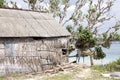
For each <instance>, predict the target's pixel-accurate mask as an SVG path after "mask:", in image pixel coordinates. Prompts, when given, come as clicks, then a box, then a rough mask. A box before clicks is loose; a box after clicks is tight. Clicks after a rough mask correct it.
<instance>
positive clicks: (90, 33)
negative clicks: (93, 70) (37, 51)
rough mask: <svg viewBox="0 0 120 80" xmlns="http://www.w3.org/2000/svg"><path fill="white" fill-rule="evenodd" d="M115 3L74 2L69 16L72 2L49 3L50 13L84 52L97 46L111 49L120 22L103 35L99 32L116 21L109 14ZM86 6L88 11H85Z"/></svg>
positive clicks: (110, 0) (101, 0)
mask: <svg viewBox="0 0 120 80" xmlns="http://www.w3.org/2000/svg"><path fill="white" fill-rule="evenodd" d="M42 2H44V1H42ZM114 2H115V1H114V0H76V1H74V5H75V6H74V11H73V12H71V14H69V16H68V13H67V11H68V9H69V8H70V7H71V0H50V1H48V3H49V10H48V12H50V13H53V16H54V17H55V18H57V20H58V21H59V23H60V24H62V25H63V26H65V27H66V26H67V29H68V31H69V32H70V33H71V34H72V37H73V39H76V47H77V48H78V49H79V50H81V52H83V50H87V49H90V48H92V47H96V46H97V47H98V49H100V48H99V47H100V46H103V47H106V48H109V47H110V41H111V40H113V37H114V34H115V33H117V31H118V30H119V28H120V21H116V24H115V25H114V26H112V27H109V28H108V29H107V30H106V31H104V32H102V33H100V32H99V29H100V28H101V27H104V26H102V25H104V23H105V22H106V21H110V20H111V19H114V16H111V15H110V14H109V12H110V11H111V8H112V6H113V4H114ZM34 5H35V4H34ZM85 6H86V8H87V9H86V11H85V10H83V8H84V7H85ZM66 17H67V18H66ZM84 24H85V25H84ZM106 27H107V26H106ZM77 28H78V29H77ZM111 30H112V31H111ZM72 41H74V40H72ZM78 44H79V45H78ZM95 50H97V49H95ZM100 50H102V49H100ZM96 52H97V51H96ZM101 52H103V51H101ZM92 57H93V55H91V56H90V58H91V59H90V60H91V65H93V63H92Z"/></svg>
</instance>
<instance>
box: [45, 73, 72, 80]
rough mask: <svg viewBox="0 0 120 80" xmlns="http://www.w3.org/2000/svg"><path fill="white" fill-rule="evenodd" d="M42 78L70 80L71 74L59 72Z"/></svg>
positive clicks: (47, 79) (46, 79)
mask: <svg viewBox="0 0 120 80" xmlns="http://www.w3.org/2000/svg"><path fill="white" fill-rule="evenodd" d="M43 80H72V75H71V74H59V75H55V76H50V77H45V78H44V79H43Z"/></svg>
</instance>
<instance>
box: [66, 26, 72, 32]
mask: <svg viewBox="0 0 120 80" xmlns="http://www.w3.org/2000/svg"><path fill="white" fill-rule="evenodd" d="M66 29H67V30H68V31H69V32H70V33H72V32H73V28H72V26H71V25H68V26H66Z"/></svg>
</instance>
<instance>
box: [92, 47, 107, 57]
mask: <svg viewBox="0 0 120 80" xmlns="http://www.w3.org/2000/svg"><path fill="white" fill-rule="evenodd" d="M105 57H106V54H105V53H104V52H103V50H102V48H101V47H95V52H94V59H103V58H105Z"/></svg>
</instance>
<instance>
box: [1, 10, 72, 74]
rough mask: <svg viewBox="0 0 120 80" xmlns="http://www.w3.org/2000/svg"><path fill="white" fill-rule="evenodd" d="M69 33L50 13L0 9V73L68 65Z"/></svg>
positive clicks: (32, 70)
mask: <svg viewBox="0 0 120 80" xmlns="http://www.w3.org/2000/svg"><path fill="white" fill-rule="evenodd" d="M69 36H70V33H69V32H68V31H67V30H66V29H64V28H63V27H62V26H61V25H60V24H58V23H57V22H56V21H55V20H54V18H53V17H52V14H49V13H44V12H34V11H26V10H15V9H0V74H1V75H8V74H11V73H16V72H17V73H29V72H37V71H44V70H46V69H50V68H52V67H53V66H54V65H57V64H62V63H65V62H67V57H66V55H67V53H65V51H64V54H62V50H63V49H64V50H65V49H66V48H67V39H68V37H69Z"/></svg>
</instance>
